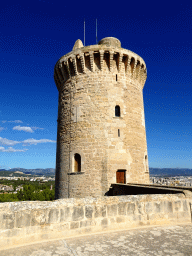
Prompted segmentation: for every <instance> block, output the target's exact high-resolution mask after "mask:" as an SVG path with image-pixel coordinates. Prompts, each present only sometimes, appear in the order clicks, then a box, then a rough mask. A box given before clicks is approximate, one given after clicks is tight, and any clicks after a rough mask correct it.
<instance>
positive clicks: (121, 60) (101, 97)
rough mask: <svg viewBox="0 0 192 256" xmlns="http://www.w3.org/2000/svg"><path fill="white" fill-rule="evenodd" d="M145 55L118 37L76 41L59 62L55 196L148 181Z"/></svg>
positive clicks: (101, 192)
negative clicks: (87, 42) (90, 42)
mask: <svg viewBox="0 0 192 256" xmlns="http://www.w3.org/2000/svg"><path fill="white" fill-rule="evenodd" d="M146 77H147V72H146V65H145V62H144V60H143V59H142V58H141V57H140V56H138V55H137V54H135V53H133V52H131V51H129V50H126V49H123V48H121V42H120V41H119V40H118V39H116V38H114V37H107V38H104V39H102V40H101V41H100V42H99V43H98V45H91V46H85V47H84V46H83V44H82V42H81V40H77V41H76V43H75V45H74V47H73V50H72V52H70V53H68V54H66V55H64V56H63V57H61V58H60V59H59V61H58V62H57V63H56V65H55V72H54V79H55V82H56V85H57V88H58V91H59V107H58V128H57V156H56V180H55V198H56V199H59V198H69V197H86V196H92V197H97V196H102V195H105V193H106V192H107V191H108V190H109V188H110V185H111V184H112V183H149V168H148V155H147V143H146V131H145V119H144V106H143V87H144V84H145V81H146Z"/></svg>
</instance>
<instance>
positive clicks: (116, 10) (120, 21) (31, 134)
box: [0, 0, 192, 168]
mask: <svg viewBox="0 0 192 256" xmlns="http://www.w3.org/2000/svg"><path fill="white" fill-rule="evenodd" d="M84 19H85V22H86V39H85V44H86V45H92V44H95V43H96V38H95V20H96V19H97V24H98V40H101V39H102V38H104V37H107V36H113V37H117V38H118V39H119V40H120V41H121V45H122V47H123V48H126V49H129V50H131V51H133V52H135V53H137V54H139V55H140V56H141V57H142V58H143V59H144V60H145V63H146V66H147V74H148V77H147V81H146V83H145V87H144V91H143V96H144V107H145V120H146V133H147V144H148V156H149V166H150V167H159V168H166V167H167V168H169V167H172V168H174V167H180V168H192V162H191V148H192V132H191V124H192V120H191V118H192V105H191V101H192V97H191V96H192V88H191V84H192V41H191V38H192V4H191V3H190V2H188V1H185V0H184V1H164V0H162V1H158V2H157V1H135V2H134V1H125V2H123V1H122V2H119V3H118V2H116V3H115V4H113V2H112V1H110V2H109V1H105V2H104V1H96V2H95V1H94V2H93V1H92V2H91V1H87V2H86V1H83V2H81V1H78V3H75V2H74V1H57V0H55V1H52V0H48V1H45V0H33V1H20V0H18V1H9V0H7V1H3V2H2V3H1V8H0V56H1V57H0V88H1V90H0V99H1V101H0V168H13V167H21V168H55V158H56V135H57V122H56V120H57V107H58V92H57V88H56V86H55V83H54V79H53V70H54V66H55V63H56V62H57V60H58V59H59V58H60V57H61V56H63V55H65V54H66V53H68V52H70V51H71V50H72V48H73V45H74V43H75V41H76V40H77V39H78V38H79V39H81V40H82V41H83V40H84V35H83V27H84Z"/></svg>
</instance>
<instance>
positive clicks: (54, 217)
mask: <svg viewBox="0 0 192 256" xmlns="http://www.w3.org/2000/svg"><path fill="white" fill-rule="evenodd" d="M58 221H59V210H57V209H51V210H50V211H49V214H48V223H49V224H50V223H57V222H58Z"/></svg>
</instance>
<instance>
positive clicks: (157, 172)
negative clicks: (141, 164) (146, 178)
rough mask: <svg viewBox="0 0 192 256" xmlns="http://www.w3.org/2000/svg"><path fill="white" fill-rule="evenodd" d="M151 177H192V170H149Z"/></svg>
mask: <svg viewBox="0 0 192 256" xmlns="http://www.w3.org/2000/svg"><path fill="white" fill-rule="evenodd" d="M149 173H150V176H164V177H170V176H192V169H187V168H149Z"/></svg>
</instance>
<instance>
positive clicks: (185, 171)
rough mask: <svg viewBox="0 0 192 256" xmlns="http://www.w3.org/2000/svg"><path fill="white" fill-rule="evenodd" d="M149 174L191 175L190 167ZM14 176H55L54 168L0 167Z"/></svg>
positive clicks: (158, 170) (159, 169) (0, 172)
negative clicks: (6, 168)
mask: <svg viewBox="0 0 192 256" xmlns="http://www.w3.org/2000/svg"><path fill="white" fill-rule="evenodd" d="M22 173H23V174H22ZM149 173H150V176H163V177H170V176H192V169H187V168H149ZM10 175H11V176H15V177H19V176H20V177H21V176H23V177H27V176H30V175H31V176H34V175H36V176H43V175H44V176H55V169H54V168H47V169H40V168H39V169H24V168H12V169H9V170H5V169H0V176H1V177H2V176H5V177H6V176H10Z"/></svg>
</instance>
